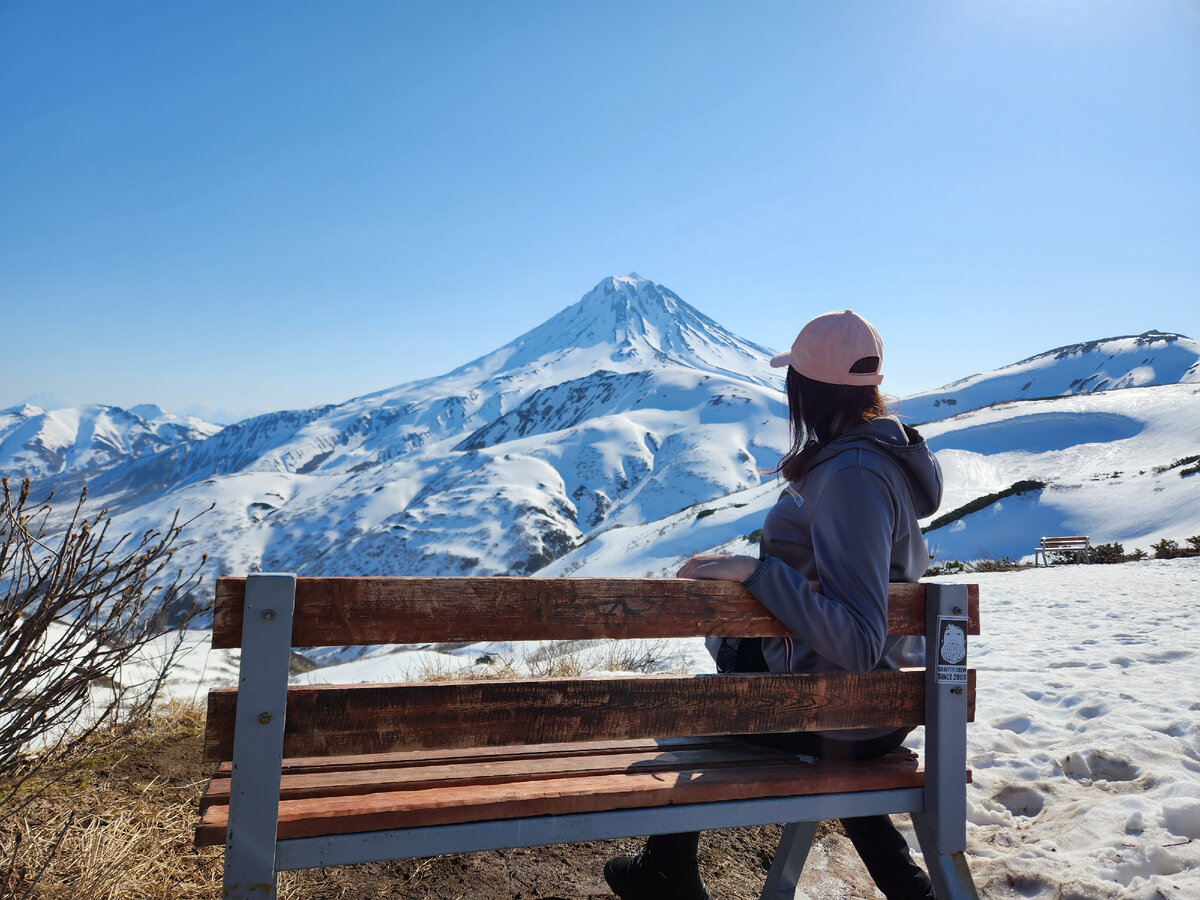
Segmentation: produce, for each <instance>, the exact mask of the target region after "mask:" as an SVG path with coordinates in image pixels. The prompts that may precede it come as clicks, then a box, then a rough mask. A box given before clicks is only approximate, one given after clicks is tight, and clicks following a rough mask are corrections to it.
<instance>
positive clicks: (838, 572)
mask: <svg viewBox="0 0 1200 900" xmlns="http://www.w3.org/2000/svg"><path fill="white" fill-rule="evenodd" d="M816 502H817V503H819V507H818V508H817V509H816V510H815V511H814V516H813V520H812V545H813V557H814V561H815V563H816V568H817V577H818V578H819V579H820V592H819V593H818V592H817V591H815V590H813V587H812V585H811V584H810V583H809V582H808V580H807V579H805V578H804V577H803V576H802V575H801V574H800V573H799V572H797V571H796V570H795V569H793V568H791V567H790V566H788V565H787V564H785V563H783V562H781V561H780V560H778V559H775V558H772V557H767V558H765V559H764V562H763V565H762V566H760V567H759V569H758V571H757V572H755V574H754V575H753V576H751V578H750V579H748V580H747V581H746V582H745V585H746V588H747V590H749V591H750V593H751V594H753V595H754V596H755V597H756V598H757V599H758V600H759V601H760V602H761V603H762V604H763V606H765V607H766V608H767V609H769V610H770V611H771V613H772V614H773V615H774V616H775V617H776V618H777V619H779V621H780V622H782V623H783V624H784V625H785V626H787V628H788V630H789V631H791V632H792V633H793V634H794V635H795V636H796V637H797V638H798V639H799V640H801V641H803V642H804V643H805V644H807V645H808V646H810V647H811V648H812V649H813V650H815V651H816V652H817V653H819V654H820V655H821V656H823V657H825V658H826V659H828V660H830V661H831V662H833V663H834V664H835V665H837V666H840V667H841V668H843V669H847V670H849V671H851V672H858V673H862V672H869V671H871V670H872V669H874V668H875V666H876V665H877V664H878V663H879V659H880V657H881V656H882V655H883V649H884V641H885V639H886V637H887V598H888V574H889V567H890V556H889V554H890V550H891V546H892V530H893V526H894V524H895V521H896V516H897V509H896V503H895V499H894V498H893V496H892V493H891V491H890V489H889V487H888V485H887V483H886V482H885V480H884V479H883V478H882V477H880V476H879V475H877V474H875V473H873V472H871V471H870V470H868V469H865V468H861V467H858V466H851V467H848V468H846V469H844V470H842V471H841V472H838V473H837V474H836V475H834V476H833V478H832V479H831V480H830V482H829V484H828V485H827V486H826V489H825V491H824V492H823V493H822V495H821V497H820V498H819V499H818V500H817V501H816Z"/></svg>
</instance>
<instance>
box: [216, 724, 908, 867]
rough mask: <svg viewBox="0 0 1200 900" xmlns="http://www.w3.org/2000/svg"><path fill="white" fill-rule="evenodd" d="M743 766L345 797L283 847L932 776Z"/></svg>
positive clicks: (898, 763) (897, 784) (866, 767)
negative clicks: (299, 841)
mask: <svg viewBox="0 0 1200 900" xmlns="http://www.w3.org/2000/svg"><path fill="white" fill-rule="evenodd" d="M749 749H751V750H752V751H753V752H752V753H750V754H747V756H746V759H745V761H744V763H743V764H741V765H737V764H733V763H726V764H723V765H721V766H711V767H704V766H699V767H692V768H688V767H686V761H685V763H684V765H685V767H680V768H674V769H672V768H667V769H665V770H660V771H651V772H632V773H631V772H620V773H605V774H582V775H579V776H575V777H558V776H554V775H551V776H549V777H532V778H528V779H523V780H509V781H499V782H490V783H489V782H485V783H476V784H473V785H471V786H470V787H469V788H462V787H459V786H456V785H451V786H445V787H433V788H417V789H413V790H393V791H379V792H374V793H367V794H358V795H354V796H341V797H317V798H307V799H297V800H283V801H281V802H280V805H279V828H278V837H279V838H280V839H286V838H296V837H313V836H319V835H329V834H351V833H357V832H367V831H379V830H384V829H390V828H405V827H410V826H413V825H422V826H428V825H448V824H457V823H463V822H478V821H487V820H492V819H515V818H525V817H529V816H543V815H563V814H567V813H578V812H597V811H602V810H614V809H633V808H642V807H654V806H667V805H673V804H682V803H705V802H718V801H726V800H736V799H747V798H761V797H776V796H779V797H782V796H803V795H812V794H824V793H839V792H844V791H865V790H888V789H893V788H903V787H920V786H921V785H923V783H924V771H923V768H922V767H921V765H920V763H919V761H918V760H917V759H916V757H915V756H913V755H912V754H911V753H909V752H907V751H904V750H901V751H897V752H896V753H893V754H889V755H888V756H885V757H881V758H880V759H877V760H868V761H859V762H852V763H846V762H837V761H829V760H820V761H817V762H810V761H806V760H804V759H803V758H797V757H795V756H788V755H787V754H777V755H775V756H774V757H771V756H769V755H765V754H764V753H762V752H760V748H749ZM227 816H228V807H227V806H226V805H225V804H223V803H214V804H212V805H210V806H209V807H208V808H207V809H205V810H204V812H203V814H202V816H201V822H200V825H199V827H198V829H197V833H196V834H197V843H198V844H199V845H201V846H204V845H210V844H219V843H221V842H223V841H224V839H225V825H226V822H227Z"/></svg>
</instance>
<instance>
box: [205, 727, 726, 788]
mask: <svg viewBox="0 0 1200 900" xmlns="http://www.w3.org/2000/svg"><path fill="white" fill-rule="evenodd" d="M731 743H733V744H735V745H737V746H741V742H740V741H737V740H736V739H734V738H728V737H722V736H719V735H718V736H715V737H676V738H656V739H653V740H651V739H647V738H643V739H640V740H625V741H572V742H568V743H565V744H526V745H521V744H514V745H511V746H505V747H468V748H466V749H461V750H409V751H401V752H398V753H368V754H346V755H344V756H296V757H292V758H290V759H285V760H283V766H282V768H283V772H284V774H285V775H286V774H288V773H297V774H299V773H306V772H308V773H316V772H337V771H342V770H346V769H393V768H408V767H411V766H423V765H432V764H435V763H448V762H474V761H484V760H490V761H492V762H500V761H504V760H512V759H531V758H535V757H546V756H557V757H569V756H598V755H600V754H604V753H639V752H650V753H662V752H670V751H677V750H699V749H711V748H720V747H726V746H728V745H729V744H731ZM232 771H233V763H232V762H230V761H229V760H224V761H222V762H221V764H220V765H219V766H217V769H216V772H215V774H214V776H213V777H215V778H228V777H229V775H230V773H231V772H232Z"/></svg>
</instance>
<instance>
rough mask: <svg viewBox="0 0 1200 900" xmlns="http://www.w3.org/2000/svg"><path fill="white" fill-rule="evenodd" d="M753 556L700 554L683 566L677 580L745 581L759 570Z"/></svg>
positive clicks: (757, 562) (676, 575)
mask: <svg viewBox="0 0 1200 900" xmlns="http://www.w3.org/2000/svg"><path fill="white" fill-rule="evenodd" d="M759 562H760V560H757V559H755V558H754V557H753V556H725V555H722V554H718V553H700V554H697V555H696V556H693V557H692V558H691V559H689V560H688V561H687V562H685V563H684V564H683V567H682V568H681V569H680V570H679V571H678V572H676V573H675V577H676V578H706V579H708V580H710V581H745V580H746V579H747V578H749V577H750V576H751V575H753V574H754V572H755V571H756V570H757V569H758V566H759Z"/></svg>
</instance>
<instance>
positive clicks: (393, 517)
mask: <svg viewBox="0 0 1200 900" xmlns="http://www.w3.org/2000/svg"><path fill="white" fill-rule="evenodd" d="M769 357H770V352H769V351H768V350H766V349H765V348H762V347H758V346H756V345H754V344H751V343H749V342H747V341H744V340H742V339H740V338H738V337H736V336H735V335H733V334H731V333H730V332H728V331H726V330H725V329H723V328H722V327H721V326H720V325H718V324H717V323H715V322H713V321H712V320H711V319H708V318H707V317H705V316H703V315H702V314H701V313H699V312H698V311H696V310H694V309H692V308H691V307H690V306H688V305H687V304H686V303H684V302H683V301H682V300H681V299H680V298H679V297H678V296H676V295H675V294H673V293H672V292H670V291H669V290H666V289H665V288H662V287H661V286H659V285H655V284H653V283H652V282H649V281H647V280H645V279H643V278H640V277H639V276H636V275H631V276H627V277H611V278H606V279H604V280H603V281H602V282H601V283H600V284H599V285H597V286H596V287H595V288H594V289H593V290H592V291H590V292H589V293H588V294H586V295H585V296H584V297H583V298H582V299H581V300H580V301H579V302H578V303H576V304H573V305H572V306H569V307H567V308H566V309H565V310H563V311H562V312H561V313H559V314H558V315H556V316H554V317H552V318H551V319H550V320H549V321H547V322H545V323H544V324H542V325H540V326H538V327H537V328H535V329H533V330H532V331H530V332H529V333H528V334H525V335H523V336H521V337H519V338H517V339H516V340H514V341H512V342H510V343H508V344H506V345H504V346H503V347H501V348H499V349H498V350H496V351H494V352H492V353H490V354H487V355H485V356H483V357H481V358H479V359H477V360H474V361H472V362H470V363H467V364H466V365H464V366H461V367H460V368H458V369H455V370H454V371H452V372H450V373H448V374H447V375H444V376H441V377H439V378H432V379H426V380H423V381H420V382H415V383H412V384H407V385H402V386H400V387H396V388H392V389H389V390H385V391H380V392H377V393H375V394H371V395H368V396H365V397H359V398H355V399H353V400H350V401H348V402H346V403H343V404H339V405H336V406H328V407H319V408H315V409H311V410H297V411H288V412H280V413H274V414H270V415H265V416H259V417H256V418H253V419H249V420H246V421H244V422H240V423H237V424H235V425H232V426H229V427H228V428H225V429H224V430H222V431H221V432H219V433H217V434H215V435H214V436H212V437H210V438H208V439H206V440H201V441H193V442H189V443H184V444H179V445H175V446H172V447H170V448H167V449H165V450H163V451H160V452H158V453H152V454H149V455H145V456H142V457H139V458H136V459H128V460H125V461H123V462H121V463H119V464H116V465H111V466H109V467H108V468H106V469H104V470H103V471H100V472H97V473H93V474H92V475H91V477H90V478H89V480H88V485H89V490H91V491H92V492H93V495H94V496H96V495H99V496H100V497H101V498H102V500H103V502H105V503H107V504H108V505H109V506H110V508H112V509H113V510H114V513H115V514H116V515H117V516H118V519H119V524H120V525H121V526H122V527H125V528H128V529H130V530H137V529H140V528H144V527H153V526H155V525H158V524H161V523H162V522H163V521H166V520H167V519H169V517H170V515H171V513H172V512H173V511H174V510H175V509H177V508H180V507H182V508H184V509H185V511H191V510H199V509H203V508H206V507H208V506H209V505H210V504H212V503H213V502H215V503H216V508H215V509H214V510H212V511H211V512H209V513H206V514H204V515H203V516H201V518H200V519H199V520H197V521H196V523H195V524H194V525H192V526H191V527H189V529H188V535H189V536H190V538H191V540H192V542H193V545H192V547H193V549H192V551H191V552H199V550H200V549H201V548H203V549H204V550H207V551H208V553H209V554H210V556H211V557H213V558H214V559H215V561H216V568H217V569H218V570H219V571H221V572H245V571H248V570H251V571H252V570H256V569H259V568H264V569H288V570H296V571H299V572H303V573H309V574H316V573H327V574H332V573H384V572H391V573H408V574H435V573H440V574H449V573H475V574H491V573H507V572H512V573H525V572H532V571H536V570H537V569H539V568H541V567H542V566H544V565H545V564H546V563H548V562H550V561H551V560H553V559H555V558H557V557H559V556H561V555H562V554H564V553H566V552H568V551H570V550H571V549H573V548H574V547H576V546H578V545H579V544H581V543H583V542H584V541H585V540H587V539H589V538H590V537H592V536H593V535H594V534H595V533H599V532H601V531H603V530H604V529H607V528H612V527H616V526H622V525H632V524H639V523H641V522H645V521H654V520H657V519H660V518H662V517H663V516H666V515H669V514H671V513H674V512H676V511H677V510H680V509H682V508H684V507H686V506H689V505H691V504H693V503H695V502H697V501H698V500H708V499H715V498H719V497H722V496H724V495H726V494H729V493H731V492H735V491H739V490H742V489H745V488H747V487H752V486H756V485H758V484H759V482H760V480H761V476H760V474H759V469H760V468H761V467H765V466H770V465H772V464H773V463H774V462H775V461H776V460H777V459H778V457H779V454H780V453H781V452H782V450H783V449H784V444H785V441H786V426H785V422H784V418H783V410H784V407H783V398H782V395H781V394H780V392H779V390H778V389H777V387H776V386H775V385H777V383H778V380H779V379H778V373H777V372H774V371H773V370H771V369H770V366H769V364H768V361H769Z"/></svg>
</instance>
